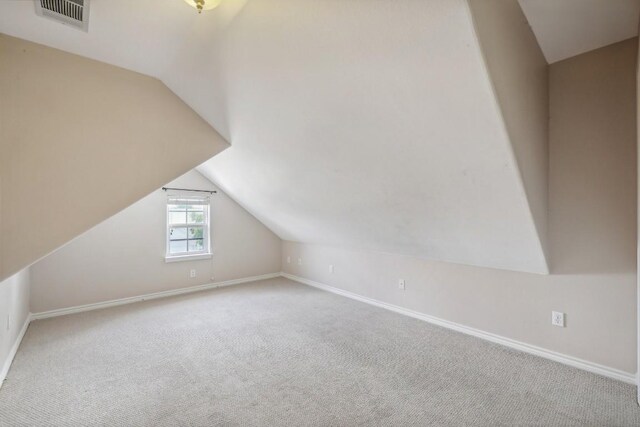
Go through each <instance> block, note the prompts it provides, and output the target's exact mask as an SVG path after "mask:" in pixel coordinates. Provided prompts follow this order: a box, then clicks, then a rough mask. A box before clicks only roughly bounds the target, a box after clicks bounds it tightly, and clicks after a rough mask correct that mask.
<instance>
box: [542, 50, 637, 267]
mask: <svg viewBox="0 0 640 427" xmlns="http://www.w3.org/2000/svg"><path fill="white" fill-rule="evenodd" d="M636 56H637V38H634V39H630V40H626V41H623V42H620V43H617V44H615V45H613V46H608V47H606V48H603V49H598V50H596V51H593V52H589V53H586V54H583V55H579V56H577V57H574V58H570V59H567V60H564V61H560V62H557V63H554V64H552V65H550V75H549V85H550V99H549V102H550V115H551V120H550V128H549V132H550V135H549V150H550V163H549V174H550V175H549V251H550V258H551V259H550V263H551V274H595V273H598V274H601V273H635V272H636V228H637V222H636V221H637V219H636V218H637V216H636V210H637V208H636V206H637V205H636V199H637V191H636V187H637V179H636V167H637V165H636V163H637V162H636V89H635V85H636Z"/></svg>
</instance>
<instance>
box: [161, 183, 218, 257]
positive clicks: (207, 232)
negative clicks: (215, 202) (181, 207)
mask: <svg viewBox="0 0 640 427" xmlns="http://www.w3.org/2000/svg"><path fill="white" fill-rule="evenodd" d="M176 199H180V200H184V201H185V204H189V203H188V201H189V200H193V201H197V202H198V204H200V205H202V206H203V207H204V209H203V211H204V224H202V228H203V232H202V243H203V248H204V249H203V250H201V251H196V252H180V253H175V254H172V253H170V252H169V245H170V235H171V229H172V228H176V227H184V228H187V233H188V228H189V227H190V226H191V227H193V226H194V225H195V224H188V223H187V224H172V223H171V222H170V220H169V218H170V215H169V211H170V208H169V206H170V205H172V204H174V203H172V201H175V200H176ZM202 200H203V198H202V197H194V196H182V195H177V196H176V195H173V196H168V197H167V200H166V207H165V209H166V221H165V234H166V239H165V245H166V248H165V258H164V259H165V261H166V262H176V261H195V260H198V259H210V258H211V220H210V213H211V212H210V211H211V202H210V201H209V202H208V203H205V204H202ZM205 200H207V201H208V200H209V199H208V198H206V199H205ZM197 225H198V226H200V224H197ZM188 245H189V243H188V240H187V249H188Z"/></svg>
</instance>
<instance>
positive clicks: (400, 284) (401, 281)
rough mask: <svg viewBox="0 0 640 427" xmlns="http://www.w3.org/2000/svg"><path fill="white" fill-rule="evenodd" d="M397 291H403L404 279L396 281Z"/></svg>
mask: <svg viewBox="0 0 640 427" xmlns="http://www.w3.org/2000/svg"><path fill="white" fill-rule="evenodd" d="M398 289H400V290H402V291H404V289H405V287H404V279H400V280H399V281H398Z"/></svg>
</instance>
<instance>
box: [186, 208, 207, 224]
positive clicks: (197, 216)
mask: <svg viewBox="0 0 640 427" xmlns="http://www.w3.org/2000/svg"><path fill="white" fill-rule="evenodd" d="M187 220H188V221H189V224H202V223H204V212H203V211H199V212H197V211H196V212H194V211H189V213H188V214H187Z"/></svg>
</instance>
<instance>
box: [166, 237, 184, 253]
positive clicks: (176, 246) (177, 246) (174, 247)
mask: <svg viewBox="0 0 640 427" xmlns="http://www.w3.org/2000/svg"><path fill="white" fill-rule="evenodd" d="M182 252H187V241H186V240H178V241H175V242H169V253H170V254H179V253H182Z"/></svg>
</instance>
